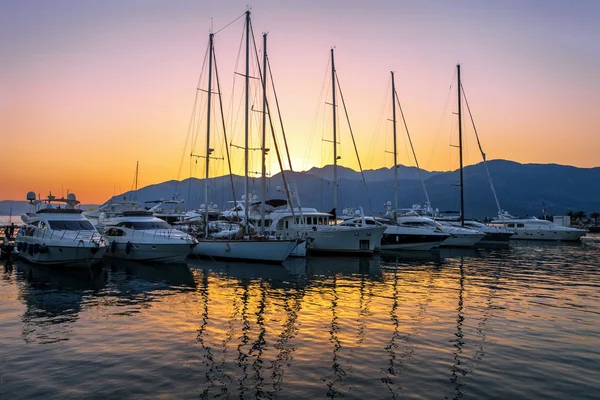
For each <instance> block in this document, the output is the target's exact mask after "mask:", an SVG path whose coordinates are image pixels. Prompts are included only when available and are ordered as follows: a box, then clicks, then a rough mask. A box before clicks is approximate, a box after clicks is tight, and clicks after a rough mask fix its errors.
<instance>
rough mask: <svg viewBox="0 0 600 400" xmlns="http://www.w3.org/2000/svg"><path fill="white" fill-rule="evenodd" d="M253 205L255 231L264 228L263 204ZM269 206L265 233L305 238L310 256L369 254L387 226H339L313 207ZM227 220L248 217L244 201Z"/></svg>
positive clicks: (282, 203) (250, 214) (274, 201)
mask: <svg viewBox="0 0 600 400" xmlns="http://www.w3.org/2000/svg"><path fill="white" fill-rule="evenodd" d="M254 200H255V201H254V202H253V203H252V204H251V205H250V210H249V212H248V218H249V219H250V221H251V223H252V224H253V225H254V226H256V229H258V230H261V229H262V226H261V224H262V220H261V217H260V211H259V209H258V207H260V205H261V202H259V201H257V200H256V198H254ZM265 205H266V206H267V207H269V208H268V209H267V210H266V212H265V227H264V231H266V232H268V233H269V234H270V235H275V236H278V237H291V238H299V239H306V251H307V252H309V253H330V254H344V253H366V254H370V253H373V252H374V251H376V250H378V248H379V245H380V242H381V236H382V235H383V232H384V231H385V229H386V228H385V227H384V226H378V225H366V224H364V225H363V226H356V225H337V224H335V223H334V222H336V221H335V217H334V216H333V215H332V214H330V213H325V212H320V211H317V209H315V208H311V207H293V208H292V207H290V206H289V205H288V203H287V201H286V200H281V199H272V200H267V201H265ZM222 215H223V216H224V217H226V218H236V217H238V218H241V217H243V216H244V215H245V209H244V201H243V200H242V201H238V202H237V204H236V206H235V207H234V208H233V209H231V210H228V211H226V212H223V213H222Z"/></svg>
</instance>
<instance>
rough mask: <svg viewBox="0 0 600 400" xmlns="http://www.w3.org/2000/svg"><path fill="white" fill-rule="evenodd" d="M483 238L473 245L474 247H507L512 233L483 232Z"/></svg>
mask: <svg viewBox="0 0 600 400" xmlns="http://www.w3.org/2000/svg"><path fill="white" fill-rule="evenodd" d="M484 233H485V236H484V237H483V239H481V240H480V241H479V242H477V243H476V244H475V246H476V247H509V243H510V239H511V238H512V236H513V234H512V232H484Z"/></svg>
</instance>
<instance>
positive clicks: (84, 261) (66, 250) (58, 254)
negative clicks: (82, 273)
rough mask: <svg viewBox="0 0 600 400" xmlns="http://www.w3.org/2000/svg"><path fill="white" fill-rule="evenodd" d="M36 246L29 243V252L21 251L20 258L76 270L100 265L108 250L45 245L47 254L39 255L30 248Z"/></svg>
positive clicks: (80, 246)
mask: <svg viewBox="0 0 600 400" xmlns="http://www.w3.org/2000/svg"><path fill="white" fill-rule="evenodd" d="M22 243H27V242H22ZM34 245H35V243H27V250H25V251H19V252H18V255H19V257H21V258H23V259H25V260H26V261H28V262H31V263H34V264H40V265H57V266H58V265H60V266H65V267H76V268H87V267H89V266H91V265H94V264H96V263H98V262H99V261H100V260H102V258H103V257H104V255H105V254H106V251H107V249H108V248H107V246H105V245H101V246H95V245H93V244H89V243H85V244H80V245H79V246H73V245H70V244H69V245H65V244H64V243H63V244H57V245H52V244H48V243H45V244H44V245H45V246H46V247H47V248H48V251H47V252H45V253H41V252H39V250H38V252H37V253H35V252H33V251H31V252H30V251H29V248H34V247H33V246H34ZM38 245H39V243H38ZM92 251H94V253H93V252H92Z"/></svg>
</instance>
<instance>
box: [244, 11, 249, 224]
mask: <svg viewBox="0 0 600 400" xmlns="http://www.w3.org/2000/svg"><path fill="white" fill-rule="evenodd" d="M245 86H246V103H245V110H244V111H245V121H244V193H245V194H244V217H245V221H246V223H245V228H246V233H248V231H249V229H248V223H249V221H248V204H249V202H248V123H249V117H250V116H249V115H248V106H249V102H250V96H249V88H250V10H248V11H246V79H245Z"/></svg>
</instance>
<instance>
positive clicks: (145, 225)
mask: <svg viewBox="0 0 600 400" xmlns="http://www.w3.org/2000/svg"><path fill="white" fill-rule="evenodd" d="M117 226H122V227H123V228H130V229H135V230H145V229H171V225H169V224H167V223H166V222H165V221H126V222H121V223H119V224H118V225H117Z"/></svg>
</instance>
